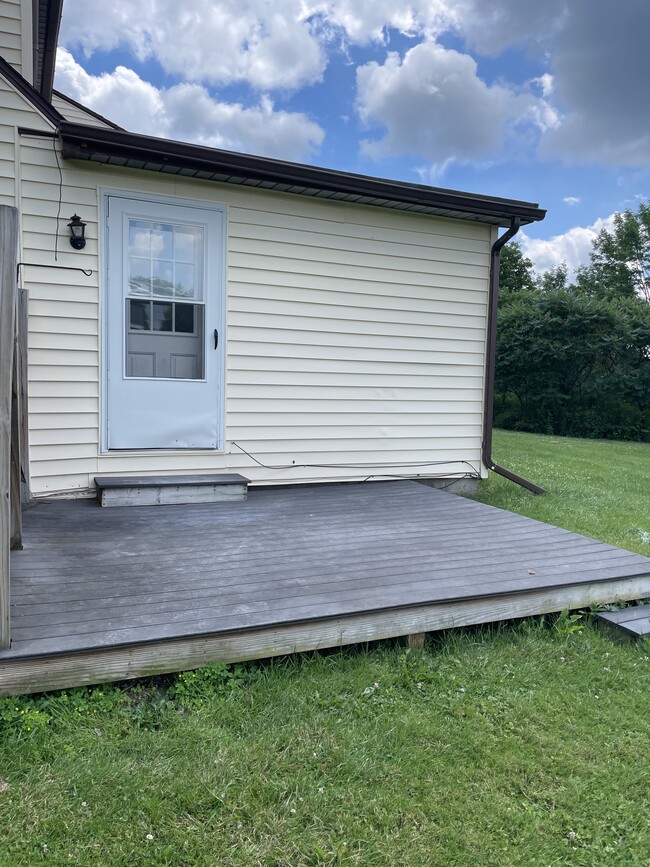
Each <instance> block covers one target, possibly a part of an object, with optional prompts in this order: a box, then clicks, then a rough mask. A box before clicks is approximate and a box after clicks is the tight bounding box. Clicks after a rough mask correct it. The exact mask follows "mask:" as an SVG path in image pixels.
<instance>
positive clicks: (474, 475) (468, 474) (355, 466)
mask: <svg viewBox="0 0 650 867" xmlns="http://www.w3.org/2000/svg"><path fill="white" fill-rule="evenodd" d="M232 444H233V445H234V446H235V447H236V448H238V449H239V451H240V452H243V453H244V454H245V455H247V456H248V457H249V458H250V459H251V460H252V461H254V462H255V463H256V464H257V465H258V466H260V467H263V468H264V469H265V470H305V469H318V470H348V469H349V470H378V469H380V468H381V467H382V466H384V467H403V468H404V469H407V468H414V469H415V468H418V467H438V466H449V465H450V464H461V465H462V466H464V467H469V472H468V471H467V470H466V471H465V475H464V476H463V478H471V479H478V478H479V477H480V473H479V471H478V470H477V469H476V467H475V466H474V465H473V464H471V463H470V462H469V461H426V462H423V463H406V462H400V461H397V462H395V463H390V464H386V463H384V464H381V463H378V464H377V463H375V464H265V463H263V462H262V461H260V460H258V458H256V457H255V455H252V454H251V453H250V452H249V451H246V449H245V448H244V447H243V446H240V445H239V443H237V442H235V441H234V440H233V441H232ZM376 475H382V476H390V477H391V478H394V479H408V478H411V477H410V476H400V475H395V474H393V473H379V474H377V473H373V474H372V475H370V476H368V477H367V479H372V478H375V477H376ZM444 478H447V474H445V476H444Z"/></svg>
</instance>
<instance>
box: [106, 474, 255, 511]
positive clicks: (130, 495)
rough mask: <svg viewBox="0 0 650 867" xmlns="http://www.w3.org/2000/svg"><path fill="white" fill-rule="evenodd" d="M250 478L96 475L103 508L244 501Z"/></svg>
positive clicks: (206, 475) (213, 475)
mask: <svg viewBox="0 0 650 867" xmlns="http://www.w3.org/2000/svg"><path fill="white" fill-rule="evenodd" d="M249 481H250V480H249V479H247V478H245V477H244V476H240V475H239V473H221V474H219V473H209V474H208V473H201V474H197V475H191V476H95V485H96V487H97V497H98V499H99V502H100V505H102V506H166V505H179V504H182V503H188V504H189V503H223V502H236V501H238V500H245V499H246V497H247V495H248V483H249Z"/></svg>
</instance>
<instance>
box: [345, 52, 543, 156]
mask: <svg viewBox="0 0 650 867" xmlns="http://www.w3.org/2000/svg"><path fill="white" fill-rule="evenodd" d="M357 108H358V111H359V114H360V116H361V118H362V120H363V122H364V123H365V124H366V125H367V126H368V127H370V126H379V127H381V128H383V129H384V130H385V133H384V135H383V137H382V138H381V139H379V140H372V141H370V140H369V141H366V142H364V143H363V148H364V151H365V152H366V153H367V154H368V155H370V156H373V157H375V158H378V157H383V156H385V155H387V154H394V153H397V154H405V153H408V154H411V155H413V156H418V157H424V158H426V159H428V160H431V162H432V163H434V164H435V165H436V166H441V165H442V164H444V163H445V162H448V161H449V160H453V159H457V160H461V161H463V160H479V159H485V158H489V157H492V156H494V155H496V154H498V153H499V151H500V150H501V148H502V146H503V143H504V140H505V138H506V135H508V134H509V133H511V132H512V131H513V129H514V127H516V126H517V125H518V124H524V125H528V126H529V127H530V126H533V127H536V128H538V129H546V128H547V127H548V126H552V125H553V124H555V123H557V119H556V117H555V116H554V113H553V111H552V109H551V108H550V106H549V105H548V104H547V103H546V102H545V101H544V100H542V99H540V98H538V97H535V96H533V95H532V94H530V93H524V92H522V93H516V92H515V91H514V90H511V89H509V88H508V87H506V86H504V85H501V84H493V85H487V84H486V83H485V82H484V81H482V80H481V78H480V77H479V76H478V73H477V66H476V63H475V61H474V60H473V59H472V58H471V57H470V56H469V55H467V54H461V53H460V52H458V51H453V50H450V49H446V48H443V47H442V46H440V45H438V44H437V43H435V42H431V41H426V42H421V43H419V44H418V45H416V46H415V47H414V48H411V49H410V50H409V51H407V52H406V54H405V56H404V58H403V59H402V58H400V56H399V55H398V54H397V53H394V52H391V53H389V54H388V57H387V59H386V61H385V63H384V64H379V63H377V62H371V63H368V64H366V65H365V66H361V67H359V68H358V69H357Z"/></svg>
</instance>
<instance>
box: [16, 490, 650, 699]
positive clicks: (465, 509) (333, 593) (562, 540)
mask: <svg viewBox="0 0 650 867" xmlns="http://www.w3.org/2000/svg"><path fill="white" fill-rule="evenodd" d="M24 542H25V548H24V550H23V551H16V552H13V554H12V567H11V570H12V571H11V581H12V584H11V599H12V620H11V627H12V637H13V641H12V646H11V649H10V650H8V651H2V652H0V694H11V693H15V692H27V691H36V690H42V689H53V688H60V687H65V686H71V685H75V684H83V683H92V682H98V681H102V680H110V679H121V678H127V677H136V676H139V675H143V674H151V673H155V672H163V671H173V670H179V669H182V668H189V667H192V666H196V665H201V664H205V663H206V662H209V661H234V660H242V659H249V658H259V657H264V656H271V655H275V654H280V653H287V652H292V651H296V650H307V649H315V648H319V647H331V646H336V645H340V644H347V643H353V642H358V641H365V640H372V639H376V638H386V637H390V636H396V635H408V634H413V633H419V632H424V631H430V630H435V629H441V628H447V627H450V626H460V625H466V624H469V623H480V622H486V621H492V620H499V619H504V618H509V617H519V616H526V615H529V614H536V613H543V612H547V611H553V610H560V609H561V608H563V607H566V606H569V607H577V606H581V605H586V604H589V603H592V602H608V601H613V600H614V599H624V598H625V599H633V598H639V597H642V596H650V559H647V558H645V557H641V556H639V555H636V554H632V553H630V552H627V551H622V550H621V549H619V548H615V547H613V546H611V545H605V544H603V543H601V542H596V541H594V540H592V539H587V538H585V537H582V536H578V535H576V534H574V533H570V532H568V531H567V530H562V529H558V528H556V527H552V526H549V525H547V524H541V523H539V522H536V521H533V520H530V519H528V518H524V517H521V516H519V515H514V514H511V513H509V512H504V511H502V510H499V509H495V508H493V507H491V506H485V505H483V504H481V503H477V502H474V501H472V500H468V499H464V498H461V497H458V496H455V495H453V494H448V493H445V492H443V491H439V490H434V489H432V488H428V487H425V486H424V485H420V484H418V483H416V482H410V481H395V482H374V483H365V484H353V485H337V486H311V487H302V488H290V489H276V490H269V489H253V490H251V492H250V494H249V498H248V500H247V501H244V502H240V503H237V502H235V503H216V504H201V505H191V506H188V505H182V506H173V505H172V506H138V507H129V508H113V509H101V508H99V507H98V505H97V504H96V503H95V502H94V501H88V500H76V501H56V502H42V503H38V504H37V505H35V506H34V507H33V508H32V509H30V510H28V511H27V512H26V513H25V515H24Z"/></svg>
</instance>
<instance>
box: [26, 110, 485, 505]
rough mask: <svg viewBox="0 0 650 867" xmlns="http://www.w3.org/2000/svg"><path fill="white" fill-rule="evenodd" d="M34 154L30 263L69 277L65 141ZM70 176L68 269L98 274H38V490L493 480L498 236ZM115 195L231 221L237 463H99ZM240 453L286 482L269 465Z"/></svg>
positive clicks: (105, 175)
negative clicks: (105, 210) (488, 414)
mask: <svg viewBox="0 0 650 867" xmlns="http://www.w3.org/2000/svg"><path fill="white" fill-rule="evenodd" d="M30 125H33V124H30ZM20 153H21V161H22V169H21V172H22V220H23V229H24V233H23V243H24V253H23V256H24V259H25V260H26V261H29V262H36V263H41V264H55V262H54V239H55V225H56V213H57V209H58V197H59V174H58V169H57V166H56V161H55V158H54V153H53V150H52V141H51V140H50V139H45V138H43V139H39V138H25V137H23V138H22V139H21V145H20ZM61 167H62V172H63V186H62V188H61V200H62V204H61V214H60V221H59V242H58V261H57V262H56V264H59V265H69V266H73V267H83V268H87V269H92V276H90V277H86V276H85V275H84V274H82V273H80V272H78V271H64V270H55V269H51V270H50V269H47V268H38V269H37V268H31V269H30V268H25V269H24V283H25V285H26V286H27V288H28V289H29V292H30V330H31V334H30V349H29V365H30V427H31V431H30V437H31V462H32V463H31V479H32V487H33V490H34V493H36V494H37V495H47V494H53V493H59V492H68V493H71V492H74V491H77V490H78V491H80V492H82V491H84V490H87V489H89V488H90V487H91V486H92V484H93V477H94V475H96V474H100V473H101V474H107V473H116V474H124V473H142V472H152V473H161V472H199V471H219V470H224V471H234V472H240V473H242V474H244V475H246V476H248V477H249V478H251V479H253V480H254V481H257V482H260V483H264V482H266V483H282V482H290V481H305V480H325V479H341V480H343V479H363V478H366V477H369V476H373V477H374V476H377V477H381V476H391V475H407V476H409V475H416V474H418V473H419V474H421V475H423V476H426V475H437V474H447V475H462V474H463V473H464V472H466V471H470V470H471V469H472V468H475V469H476V470H480V468H481V463H480V444H481V420H482V404H483V372H484V354H485V330H486V307H487V293H488V270H489V248H490V242H491V238H492V234H493V230H492V229H491V227H489V226H485V225H480V224H476V223H470V222H466V221H457V220H443V219H437V218H431V217H427V216H418V215H412V214H406V213H403V212H399V211H393V210H391V211H388V210H381V209H379V208H371V207H360V206H355V205H343V204H338V203H331V202H327V201H324V200H320V199H306V198H299V197H297V196H291V195H288V194H279V193H273V192H268V191H262V190H259V189H258V190H254V189H246V188H241V187H234V186H227V185H218V184H214V183H205V182H203V183H202V182H198V181H197V182H192V181H179V180H176V179H175V178H173V177H166V176H163V175H155V174H151V173H144V172H135V171H133V172H129V171H122V170H119V169H114V168H111V167H107V166H98V165H93V164H91V163H69V162H64V161H61ZM102 187H104V188H111V189H124V190H127V191H128V192H129V193H130V194H138V193H141V194H144V195H157V196H161V197H170V198H171V197H173V196H179V197H183V198H185V199H195V200H196V201H197V203H200V202H201V201H212V202H219V203H223V204H225V205H227V207H228V223H227V259H228V280H227V306H228V309H227V316H228V324H227V365H226V430H225V448H224V450H223V451H220V452H209V451H208V452H199V451H189V452H176V451H150V452H115V453H108V454H101V453H100V442H101V429H100V424H102V423H103V419H102V404H101V395H102V372H101V367H100V358H101V356H100V342H101V327H100V320H101V316H103V312H102V311H103V307H102V300H103V299H102V295H101V291H102V290H100V284H101V285H102V286H103V277H102V276H101V275H100V262H99V258H98V236H99V237H101V233H100V230H99V226H98V203H99V190H100V188H102ZM73 212H77V213H78V214H79V215H80V216H81V218H82V219H83V220H84V221H85V222H87V224H88V226H87V229H86V236H87V238H88V243H87V246H86V248H85V250H83V251H82V252H75V251H73V250H72V248H71V247H70V245H69V243H68V233H67V228H66V223H67V222H68V220H69V218H70V216H71V215H72V213H73ZM208 327H210V326H209V324H208ZM236 444H238V445H239V446H241V447H243V448H244V449H246V451H248V452H250V454H251V455H253V456H254V457H255V458H256V459H257V460H258V461H260V462H261V463H263V464H269V465H273V466H282V467H288V469H264V468H263V467H260V466H259V465H258V464H256V463H255V462H254V461H253V460H251V459H250V458H249V457H248V456H247V455H246V454H244V453H243V452H242V451H240V449H239V448H238V447H237V445H236ZM463 462H466V463H463ZM303 464H309V465H316V464H320V465H330V466H320V467H319V466H309V467H303V466H301V465H303ZM411 464H422V466H409V465H411Z"/></svg>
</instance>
